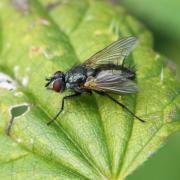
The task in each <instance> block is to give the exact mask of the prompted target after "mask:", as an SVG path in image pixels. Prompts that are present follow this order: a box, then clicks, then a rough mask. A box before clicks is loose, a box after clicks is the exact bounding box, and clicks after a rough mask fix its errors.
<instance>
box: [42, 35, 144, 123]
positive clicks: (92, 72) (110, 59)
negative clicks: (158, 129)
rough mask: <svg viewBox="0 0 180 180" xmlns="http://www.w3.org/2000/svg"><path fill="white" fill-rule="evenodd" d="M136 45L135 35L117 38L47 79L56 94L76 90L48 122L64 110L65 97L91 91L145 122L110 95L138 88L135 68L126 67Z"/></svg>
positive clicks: (74, 96) (134, 91) (129, 91)
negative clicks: (86, 57)
mask: <svg viewBox="0 0 180 180" xmlns="http://www.w3.org/2000/svg"><path fill="white" fill-rule="evenodd" d="M136 44H137V38H136V37H126V38H123V39H120V40H117V41H115V42H113V43H112V44H110V45H109V46H107V47H106V48H104V49H102V50H101V51H99V52H97V53H96V54H94V55H93V56H91V57H90V58H89V59H87V60H86V61H85V62H84V63H83V64H80V65H77V66H75V67H73V68H71V69H70V70H69V71H67V72H65V73H64V72H61V71H57V72H55V73H54V74H53V75H52V76H51V77H49V78H47V79H46V81H47V83H46V85H45V87H47V89H51V90H53V91H55V92H57V93H62V92H64V91H65V90H66V89H71V90H72V91H73V92H74V93H73V94H71V95H69V96H64V97H63V99H62V104H61V108H60V110H59V112H58V113H57V114H56V116H55V117H54V118H53V119H52V120H51V121H49V122H48V125H49V124H51V123H52V122H54V121H55V120H56V119H57V118H58V116H59V115H60V114H61V112H62V111H63V110H64V102H65V100H70V99H75V98H77V97H79V96H81V95H82V93H88V94H92V92H96V93H98V94H100V95H103V96H106V97H107V98H109V99H110V100H112V101H113V102H114V103H116V104H118V105H119V106H121V107H122V108H123V109H125V110H126V111H127V112H128V113H130V114H131V115H132V116H133V117H134V118H136V119H138V120H139V121H141V122H145V121H144V120H143V119H141V118H139V117H138V116H136V115H135V114H134V113H133V112H132V111H131V110H130V109H129V108H128V107H126V106H125V105H124V104H122V103H121V102H119V101H118V100H116V99H115V98H114V97H112V96H111V95H110V94H119V95H128V94H133V93H136V92H137V91H138V87H137V84H136V83H135V78H136V73H135V71H134V70H132V69H129V68H127V67H125V66H124V60H125V58H126V57H127V56H128V55H129V53H130V52H131V51H132V50H133V48H134V47H135V45H136ZM120 62H121V63H120Z"/></svg>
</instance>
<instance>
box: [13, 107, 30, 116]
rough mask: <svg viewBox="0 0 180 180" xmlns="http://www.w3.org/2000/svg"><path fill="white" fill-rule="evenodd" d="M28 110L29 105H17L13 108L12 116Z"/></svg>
mask: <svg viewBox="0 0 180 180" xmlns="http://www.w3.org/2000/svg"><path fill="white" fill-rule="evenodd" d="M27 110H28V105H20V106H15V107H13V108H12V109H11V116H12V118H13V119H14V118H16V117H18V116H21V115H23V114H24V113H25V112H26V111H27Z"/></svg>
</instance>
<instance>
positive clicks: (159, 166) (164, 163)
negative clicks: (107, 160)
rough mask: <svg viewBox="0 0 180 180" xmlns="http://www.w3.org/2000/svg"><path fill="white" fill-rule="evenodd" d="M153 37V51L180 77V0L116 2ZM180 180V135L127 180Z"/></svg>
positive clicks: (121, 0)
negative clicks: (173, 65)
mask: <svg viewBox="0 0 180 180" xmlns="http://www.w3.org/2000/svg"><path fill="white" fill-rule="evenodd" d="M111 2H113V3H114V4H115V3H117V4H121V5H122V6H124V7H125V8H126V9H127V11H128V12H129V13H130V14H131V15H133V16H135V17H137V19H139V20H140V21H141V22H143V23H144V24H145V25H146V26H147V27H148V28H149V29H150V31H151V32H152V33H153V35H154V48H155V50H156V51H158V52H160V53H162V54H164V55H166V56H167V57H168V58H169V59H170V60H172V61H173V62H174V63H175V64H176V67H177V74H178V75H177V78H180V61H179V60H180V0H171V1H170V0H151V1H149V0H119V1H118V0H117V1H115V0H114V1H111ZM142 179H146V180H152V179H153V180H161V179H163V180H180V133H177V134H174V135H173V136H171V137H170V138H169V139H168V142H167V143H166V145H165V146H164V147H163V148H161V149H160V150H159V151H158V152H157V153H156V154H154V155H153V156H152V157H151V158H150V159H149V160H148V161H147V162H145V163H144V164H143V165H142V166H141V167H140V168H139V169H138V170H136V171H135V172H134V173H133V174H132V175H131V176H130V177H128V178H127V180H142Z"/></svg>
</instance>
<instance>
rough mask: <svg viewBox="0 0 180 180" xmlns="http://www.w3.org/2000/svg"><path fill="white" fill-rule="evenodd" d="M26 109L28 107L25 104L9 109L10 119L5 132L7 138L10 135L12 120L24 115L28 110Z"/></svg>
mask: <svg viewBox="0 0 180 180" xmlns="http://www.w3.org/2000/svg"><path fill="white" fill-rule="evenodd" d="M28 107H29V106H28V105H27V104H23V105H18V106H14V107H12V108H11V110H10V113H11V119H10V121H9V123H8V127H7V132H6V133H7V135H8V136H9V135H10V131H11V128H12V126H13V122H14V119H15V118H17V117H19V116H22V115H23V114H25V113H26V112H27V110H28Z"/></svg>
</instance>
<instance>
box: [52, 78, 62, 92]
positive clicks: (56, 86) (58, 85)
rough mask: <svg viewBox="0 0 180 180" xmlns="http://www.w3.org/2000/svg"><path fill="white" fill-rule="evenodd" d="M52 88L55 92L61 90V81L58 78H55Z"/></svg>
mask: <svg viewBox="0 0 180 180" xmlns="http://www.w3.org/2000/svg"><path fill="white" fill-rule="evenodd" d="M53 90H54V91H56V92H60V91H61V81H60V80H56V81H54V83H53Z"/></svg>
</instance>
